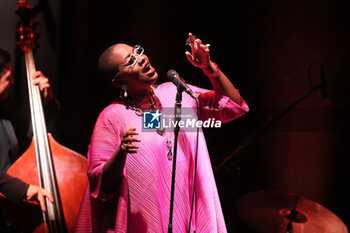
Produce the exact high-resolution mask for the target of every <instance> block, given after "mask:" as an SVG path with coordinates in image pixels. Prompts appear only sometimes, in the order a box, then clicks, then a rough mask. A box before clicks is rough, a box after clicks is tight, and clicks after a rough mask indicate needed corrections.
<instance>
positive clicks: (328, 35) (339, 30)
mask: <svg viewBox="0 0 350 233" xmlns="http://www.w3.org/2000/svg"><path fill="white" fill-rule="evenodd" d="M344 2H345V1H344ZM344 2H343V1H334V0H333V1H331V0H319V1H277V0H276V1H272V0H269V1H256V0H253V1H240V2H237V1H235V2H230V1H223V0H216V1H181V0H179V1H172V2H166V1H160V0H158V1H138V0H133V1H106V0H100V1H86V0H76V1H67V0H66V1H54V0H36V1H34V0H33V1H29V3H30V4H33V5H36V6H38V14H37V16H36V18H37V19H38V20H39V23H40V24H39V26H38V29H39V31H40V33H41V37H40V38H39V40H38V42H39V44H40V49H39V50H38V52H37V54H36V63H37V67H38V69H40V70H42V71H43V72H44V73H45V74H46V75H47V76H48V77H49V78H50V79H51V83H52V85H53V89H54V92H55V95H56V97H57V98H58V99H59V100H60V102H61V104H62V109H61V110H60V112H59V114H58V115H57V116H56V117H55V121H54V122H52V123H51V126H50V129H51V131H52V132H53V134H54V137H55V138H56V140H57V141H59V142H60V143H61V144H63V145H65V146H67V147H69V148H71V149H73V150H76V151H78V152H80V153H82V154H84V155H86V151H87V147H88V144H89V140H90V135H91V133H92V129H93V126H94V123H95V120H96V118H97V116H98V114H99V112H100V111H101V110H102V109H103V108H104V107H105V106H106V105H107V104H108V103H109V102H110V100H111V99H110V91H111V90H110V88H109V87H108V84H109V83H106V82H105V81H103V80H101V79H100V78H99V77H98V73H97V71H96V63H97V59H98V57H99V55H100V54H101V52H102V51H103V50H104V49H105V48H107V47H108V46H110V45H111V44H113V43H116V42H124V43H128V44H131V45H133V44H141V45H142V46H143V47H144V48H145V53H146V54H147V55H148V56H149V57H150V60H151V62H152V65H153V66H154V67H155V68H156V69H157V71H158V74H159V76H160V78H159V83H161V82H164V81H165V76H166V72H167V71H168V70H169V69H175V70H177V71H178V72H179V73H180V75H182V76H183V77H184V78H185V79H186V81H187V82H188V83H191V84H194V85H197V86H201V87H205V88H211V87H210V82H209V81H208V80H207V79H206V77H205V76H204V75H203V74H202V72H201V71H200V70H198V69H197V68H195V67H193V66H192V65H191V64H190V63H189V62H188V61H187V59H186V57H185V50H186V49H188V48H187V47H186V46H185V40H186V37H187V34H188V32H192V33H193V34H194V35H197V36H199V37H200V38H201V39H202V41H203V42H204V43H210V44H211V46H212V47H211V58H212V60H213V61H215V62H216V63H218V64H219V66H220V67H221V69H222V70H223V72H224V73H225V74H226V75H227V76H228V77H229V78H230V79H231V80H232V82H233V83H234V85H235V86H236V87H237V88H238V89H239V90H240V93H241V95H242V97H243V98H244V99H245V100H246V101H247V103H248V105H249V106H250V112H249V113H248V114H247V115H245V116H243V117H242V118H240V119H238V120H236V121H234V122H231V123H229V124H226V125H224V126H223V128H222V129H219V130H207V131H205V133H206V138H207V143H208V149H209V152H210V155H211V158H212V164H213V167H216V166H217V165H218V164H219V163H220V162H221V161H222V160H223V159H224V158H225V157H226V156H229V155H230V154H231V153H232V152H233V151H234V150H235V149H236V148H237V147H238V146H239V145H240V144H241V143H242V142H243V141H244V140H245V139H246V138H248V137H249V136H250V135H251V134H252V133H253V132H254V131H256V130H257V129H258V128H260V127H261V126H262V125H263V124H264V123H266V122H267V121H268V119H269V118H270V117H276V116H278V114H279V113H280V112H282V111H283V110H284V109H286V108H287V107H288V106H290V105H291V104H292V103H293V102H294V101H296V100H297V99H299V98H300V97H301V96H303V95H304V94H306V93H307V92H308V91H309V90H310V85H309V78H308V77H309V76H310V77H311V80H312V83H313V84H314V85H318V84H320V83H321V78H320V63H321V64H323V66H324V70H325V78H326V83H327V98H326V99H322V96H321V91H320V90H317V91H315V92H314V93H313V94H311V95H310V96H309V97H308V98H307V99H306V100H305V101H303V102H302V103H300V104H299V105H297V107H296V108H294V109H293V110H292V111H291V112H289V113H288V114H287V115H286V116H284V117H283V118H282V119H281V120H280V121H278V122H276V123H275V124H274V125H273V126H272V127H269V128H268V129H266V130H264V131H262V132H261V133H260V134H259V135H258V136H257V137H255V138H254V139H253V140H252V141H251V142H250V143H249V144H248V145H247V147H246V148H245V149H243V150H242V151H240V152H239V153H238V154H237V155H236V156H235V158H234V159H231V160H230V161H229V162H228V163H227V164H225V166H223V167H222V168H220V169H219V170H217V171H216V172H215V176H216V181H217V185H218V189H219V194H220V198H221V202H222V207H223V211H224V215H225V219H226V224H227V227H228V230H229V232H250V230H249V229H248V227H247V226H246V225H245V224H244V223H243V222H242V221H241V220H240V218H239V217H237V215H236V210H235V203H236V200H237V199H238V198H239V197H241V196H242V195H244V194H246V193H250V192H255V191H259V190H278V191H282V192H288V193H294V194H297V195H301V196H304V197H306V198H308V199H311V200H314V201H316V202H318V203H320V204H322V205H323V206H325V207H327V208H328V209H330V210H331V211H333V212H334V213H335V214H336V215H338V216H339V217H340V218H341V219H342V220H343V221H344V222H345V223H346V224H347V226H348V227H350V211H349V210H348V209H349V207H350V202H349V200H348V198H349V197H350V191H349V188H348V179H349V173H350V172H349V169H348V166H349V147H348V144H349V141H348V137H347V134H348V132H349V123H348V122H349V121H348V119H349V110H348V104H347V101H348V99H349V91H348V89H349V88H348V87H349V65H348V64H349V60H350V59H349V26H350V23H349V14H348V13H347V10H348V9H349V6H348V5H347V4H345V3H344ZM1 5H2V6H1V9H0V26H1V38H0V42H1V44H0V46H1V47H2V48H5V49H7V50H9V51H11V54H12V56H13V63H14V65H15V67H16V69H15V78H16V84H15V87H14V89H15V91H14V93H12V94H13V95H14V96H16V100H17V102H18V103H19V104H21V105H22V106H25V103H26V93H25V84H24V80H25V79H24V76H23V75H24V66H23V63H24V61H23V58H22V56H21V55H20V53H18V52H16V49H15V45H14V44H15V32H14V30H15V26H16V23H17V22H18V17H17V16H15V15H14V13H13V9H14V8H15V7H16V5H17V2H16V1H13V0H11V1H10V0H2V2H1ZM308 74H310V75H308ZM23 108H25V107H23Z"/></svg>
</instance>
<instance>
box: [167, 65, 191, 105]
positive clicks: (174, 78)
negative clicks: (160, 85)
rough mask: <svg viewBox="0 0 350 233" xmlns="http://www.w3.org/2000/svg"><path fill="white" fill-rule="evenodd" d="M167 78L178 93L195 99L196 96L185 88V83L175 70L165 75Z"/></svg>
mask: <svg viewBox="0 0 350 233" xmlns="http://www.w3.org/2000/svg"><path fill="white" fill-rule="evenodd" d="M167 77H168V79H169V81H171V82H173V83H174V85H175V86H176V87H177V89H179V90H180V91H185V92H186V93H187V94H189V95H190V96H191V97H192V98H193V99H197V96H196V94H195V93H194V92H193V91H192V90H191V89H190V88H189V87H188V86H187V84H186V83H185V81H184V80H183V79H182V78H181V77H180V76H179V74H178V73H177V72H176V71H175V70H169V71H168V73H167Z"/></svg>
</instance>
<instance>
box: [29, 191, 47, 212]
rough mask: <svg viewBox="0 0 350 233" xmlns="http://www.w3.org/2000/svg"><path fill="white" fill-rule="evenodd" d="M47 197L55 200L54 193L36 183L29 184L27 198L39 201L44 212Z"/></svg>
mask: <svg viewBox="0 0 350 233" xmlns="http://www.w3.org/2000/svg"><path fill="white" fill-rule="evenodd" d="M45 197H46V198H48V199H49V201H50V202H51V203H53V202H54V199H53V197H52V195H51V194H50V193H49V192H48V191H46V190H45V189H42V188H40V187H38V186H35V185H29V187H28V189H27V194H26V199H27V200H29V201H39V204H40V207H41V210H42V211H44V212H45V211H46V205H45Z"/></svg>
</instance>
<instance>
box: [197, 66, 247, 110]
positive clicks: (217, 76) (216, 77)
mask: <svg viewBox="0 0 350 233" xmlns="http://www.w3.org/2000/svg"><path fill="white" fill-rule="evenodd" d="M203 72H204V73H205V74H206V75H207V76H208V78H209V80H210V82H211V83H212V85H213V88H214V91H215V92H217V93H219V94H221V95H225V96H227V97H229V98H230V99H231V100H233V101H234V102H235V103H237V104H238V105H241V103H242V99H241V96H240V95H239V93H238V91H237V90H236V88H235V87H234V86H233V84H232V82H231V81H230V80H229V79H228V78H227V77H226V75H225V74H224V73H223V72H222V71H221V70H220V69H218V67H216V65H215V64H214V63H213V62H211V61H210V62H209V66H208V67H207V68H206V69H203Z"/></svg>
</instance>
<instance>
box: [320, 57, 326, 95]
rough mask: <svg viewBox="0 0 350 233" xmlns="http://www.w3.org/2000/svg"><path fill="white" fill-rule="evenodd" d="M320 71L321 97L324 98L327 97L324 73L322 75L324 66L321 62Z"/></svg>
mask: <svg viewBox="0 0 350 233" xmlns="http://www.w3.org/2000/svg"><path fill="white" fill-rule="evenodd" d="M320 73H321V90H322V99H326V98H327V91H326V77H325V75H324V67H323V64H320Z"/></svg>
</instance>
